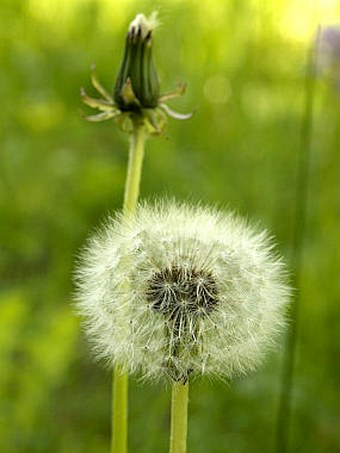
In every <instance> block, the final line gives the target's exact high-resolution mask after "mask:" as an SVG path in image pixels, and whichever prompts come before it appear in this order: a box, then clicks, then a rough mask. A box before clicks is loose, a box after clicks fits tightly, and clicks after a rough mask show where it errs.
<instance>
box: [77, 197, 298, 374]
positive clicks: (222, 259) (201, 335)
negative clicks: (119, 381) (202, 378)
mask: <svg viewBox="0 0 340 453" xmlns="http://www.w3.org/2000/svg"><path fill="white" fill-rule="evenodd" d="M272 249H273V245H272V241H271V240H270V239H269V237H268V235H267V234H266V233H263V232H258V231H256V230H254V229H253V228H252V227H250V226H249V225H248V224H247V223H246V222H245V221H244V220H242V219H240V218H239V217H237V216H235V215H233V214H230V213H229V214H223V213H219V212H217V211H215V210H213V209H206V208H203V207H196V208H195V207H191V206H188V205H186V204H177V203H175V202H169V203H165V202H164V203H156V204H155V205H148V204H143V205H139V207H138V209H137V212H136V215H135V217H134V218H128V219H126V218H123V216H122V215H120V214H118V215H116V216H115V217H114V218H111V219H109V220H108V221H107V223H106V225H105V227H104V229H103V230H102V231H100V232H99V233H97V234H96V235H95V236H94V237H93V238H92V239H90V241H89V243H88V246H87V248H86V250H85V252H84V253H83V256H82V259H81V263H80V265H79V267H78V270H77V286H78V292H77V304H78V307H79V310H80V311H81V313H82V314H83V315H84V316H85V319H86V327H87V331H88V333H89V335H90V337H91V338H92V340H93V342H94V345H95V349H96V351H97V352H98V353H99V355H100V356H103V357H106V358H107V359H108V360H109V362H110V363H111V364H112V365H115V364H117V363H119V364H121V365H122V366H123V367H124V369H125V371H126V372H137V373H139V374H140V375H141V376H142V377H143V378H152V379H167V380H172V381H182V382H186V380H187V379H188V378H189V376H197V375H210V376H213V377H214V376H216V377H218V378H222V379H223V378H226V379H230V378H231V377H233V376H234V375H239V374H244V373H246V372H247V371H249V370H252V369H254V368H255V367H256V366H257V365H258V364H259V363H260V362H261V360H262V359H263V356H264V354H265V352H266V351H267V350H268V349H269V348H270V347H272V345H273V340H274V339H275V338H276V336H277V334H278V333H279V332H280V331H281V329H282V327H283V326H284V313H285V308H286V306H287V303H288V301H289V294H290V289H289V287H288V286H287V283H286V277H285V275H286V273H285V267H284V264H283V262H282V260H281V259H280V258H279V257H278V256H277V255H275V254H274V253H273V250H272Z"/></svg>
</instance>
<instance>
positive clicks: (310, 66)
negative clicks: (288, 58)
mask: <svg viewBox="0 0 340 453" xmlns="http://www.w3.org/2000/svg"><path fill="white" fill-rule="evenodd" d="M317 41H318V40H317ZM314 71H315V69H314V48H313V47H312V46H311V47H310V48H309V50H308V59H307V67H306V77H305V99H304V114H303V118H302V123H301V130H300V149H299V154H298V162H297V164H298V168H297V185H296V195H295V198H294V200H295V213H294V226H293V228H294V229H293V238H292V239H293V240H292V242H293V244H292V256H291V261H292V268H294V270H295V282H294V286H295V287H296V288H299V289H300V286H301V273H302V265H303V252H304V250H303V247H304V237H305V231H306V223H307V202H308V197H309V191H310V171H311V169H310V166H311V154H312V132H313V114H314V101H315V81H316V77H315V73H314ZM300 297H301V296H300V293H299V292H297V294H296V296H295V298H294V299H293V301H292V306H291V324H290V328H289V330H288V333H287V338H286V345H285V354H284V362H283V368H282V376H281V388H280V395H279V405H278V413H277V427H276V451H277V453H286V452H287V451H288V450H289V438H290V425H291V418H292V390H293V381H294V372H295V365H296V364H295V361H296V349H297V341H298V327H299V315H300V313H299V311H300Z"/></svg>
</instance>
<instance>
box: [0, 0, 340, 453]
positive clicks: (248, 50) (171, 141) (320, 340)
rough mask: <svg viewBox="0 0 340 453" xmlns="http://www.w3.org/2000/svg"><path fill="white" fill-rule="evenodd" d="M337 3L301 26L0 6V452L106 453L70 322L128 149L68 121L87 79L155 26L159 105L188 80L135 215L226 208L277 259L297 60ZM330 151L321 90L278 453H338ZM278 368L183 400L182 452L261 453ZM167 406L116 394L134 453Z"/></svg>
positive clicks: (148, 397) (155, 398)
mask: <svg viewBox="0 0 340 453" xmlns="http://www.w3.org/2000/svg"><path fill="white" fill-rule="evenodd" d="M336 4H337V2H336V1H330V0H328V1H323V2H320V7H319V11H318V12H317V15H316V17H315V16H314V18H313V6H312V2H309V1H307V0H296V1H280V0H279V1H274V0H272V1H263V2H261V1H260V0H224V1H222V0H209V1H203V2H198V1H193V0H192V1H189V0H186V1H170V0H166V1H162V2H158V3H156V4H155V2H153V1H151V0H150V1H138V2H136V1H132V0H131V1H128V0H126V1H113V0H97V1H95V0H92V1H91V0H73V1H67V0H59V1H56V0H25V1H19V0H2V2H1V6H0V12H1V15H0V65H1V66H0V93H1V104H2V105H1V110H0V115H1V122H0V134H1V149H0V160H1V162H0V172H1V178H0V207H1V208H0V209H1V211H0V212H1V223H0V235H1V251H0V269H1V292H0V299H1V300H0V360H1V365H0V450H1V452H4V453H12V452H13V453H16V452H18V453H24V452H60V453H69V452H72V453H78V452H79V453H86V452H89V453H90V452H96V453H101V452H107V451H108V446H109V438H110V392H111V373H110V371H109V370H107V369H105V366H103V364H100V363H96V362H95V360H94V359H93V356H92V354H91V353H90V350H89V345H88V344H87V342H86V339H85V338H84V335H83V333H82V331H81V328H80V321H79V319H78V318H77V317H76V316H75V315H74V313H73V309H72V305H71V300H72V291H73V288H72V272H73V265H74V264H73V263H74V259H75V256H76V254H77V250H79V248H80V247H81V246H82V244H83V243H84V241H85V238H86V237H87V236H88V234H89V233H90V232H91V231H92V230H93V228H95V227H96V225H98V222H99V221H100V220H101V219H102V218H103V217H105V215H106V214H107V212H108V211H113V210H115V209H119V208H120V207H121V205H122V198H123V189H124V179H125V171H126V163H127V138H126V137H125V136H124V134H123V133H122V132H120V131H119V130H118V129H117V127H116V125H115V124H114V123H113V122H112V121H111V122H106V123H100V124H90V123H87V122H85V121H84V119H83V118H82V116H81V110H83V111H86V113H89V110H87V109H86V107H84V106H82V105H81V102H80V97H79V88H80V86H84V87H85V88H86V90H87V91H88V93H89V94H92V95H93V94H94V92H93V90H92V88H91V87H90V82H89V68H90V65H91V63H92V62H96V65H97V73H98V77H99V79H100V80H101V81H102V83H103V84H104V85H105V86H107V87H113V84H114V81H115V77H116V73H117V70H118V67H119V63H120V59H121V54H122V50H123V45H124V37H125V32H126V30H127V26H128V24H129V22H130V21H131V20H132V19H133V18H134V16H135V15H136V13H138V12H144V13H146V14H149V13H150V12H151V11H152V9H153V8H154V7H156V8H157V9H158V10H159V15H160V19H161V22H162V26H161V27H159V29H157V31H156V32H155V40H154V42H155V59H156V62H157V66H158V69H159V74H160V76H161V81H162V88H163V91H168V90H170V89H172V88H173V87H174V86H175V84H176V82H181V81H187V82H188V92H187V94H186V95H185V97H184V98H182V99H179V100H176V101H173V103H172V105H171V106H172V107H173V108H175V109H177V110H179V111H182V112H187V111H190V110H192V109H193V108H196V107H198V111H197V113H196V115H195V117H194V118H193V119H192V120H190V121H188V122H176V121H174V120H171V121H170V123H169V127H168V130H167V132H166V134H165V136H163V137H161V138H155V139H152V140H150V141H149V142H148V144H147V153H146V158H145V166H144V175H143V181H142V187H141V196H142V197H143V198H145V197H152V196H153V195H154V194H163V195H166V194H167V195H169V194H175V196H176V197H177V198H179V199H187V198H189V199H194V200H203V201H204V202H206V203H211V202H212V203H215V204H216V203H217V204H218V205H222V206H230V207H231V208H233V209H236V210H237V211H238V212H239V213H241V214H243V215H246V216H248V217H249V218H250V219H253V220H255V221H257V222H260V223H261V224H262V225H263V226H265V227H267V228H268V229H270V230H271V231H272V232H273V234H274V235H275V236H276V237H277V239H278V243H279V249H280V251H281V252H282V253H283V254H284V255H285V257H286V259H287V260H289V259H290V256H291V254H292V236H293V230H294V225H295V218H294V216H295V205H296V187H297V174H298V173H297V163H298V156H299V153H300V152H301V150H300V131H301V124H302V121H303V115H304V110H305V81H304V78H305V67H306V55H307V50H308V48H309V47H310V46H311V44H312V39H313V36H314V34H315V28H314V27H315V25H316V23H317V22H319V21H321V22H322V21H326V22H335V21H336V20H338V21H339V18H340V6H339V4H338V5H337V6H336ZM339 144H340V96H339V93H338V94H336V93H335V92H334V91H333V90H332V86H331V85H330V84H329V83H328V81H327V80H326V79H320V78H319V79H318V80H317V81H316V86H315V96H314V115H313V129H312V133H311V149H310V153H311V156H310V157H311V161H310V176H309V180H308V181H307V180H306V182H305V186H306V187H307V188H308V197H307V198H308V200H307V204H306V228H305V235H304V241H303V243H302V245H303V255H302V258H303V259H302V267H301V269H300V271H301V274H300V275H301V278H300V281H299V294H300V308H299V310H300V324H299V329H298V334H299V335H298V345H297V356H296V359H297V360H296V368H295V375H294V388H293V399H292V424H291V425H292V426H291V439H290V443H289V449H288V450H289V451H290V452H339V451H340V429H339V426H340V394H339V377H340V373H339V370H340V360H339V359H340V329H339V320H340V304H339V302H340V281H339V269H340V258H339V256H340V253H339V252H340V230H339V214H340V204H339V201H340V195H339V174H340V172H339V170H340V168H339ZM294 273H295V272H294V271H293V272H292V274H293V278H294ZM283 340H284V339H283ZM283 344H284V341H282V345H283ZM282 356H283V346H282V347H281V350H279V351H278V352H277V353H276V354H275V353H273V354H272V355H271V356H270V357H269V358H268V361H267V363H266V365H265V366H263V367H262V368H261V370H259V371H258V372H257V373H256V374H254V375H251V376H249V377H247V378H244V379H242V380H239V381H236V382H233V383H231V384H230V385H226V384H220V383H214V382H209V381H200V382H196V383H194V384H193V385H192V388H191V395H190V421H189V440H188V447H189V452H195V453H207V452H209V453H210V452H211V453H222V452H236V453H239V452H242V453H243V452H244V453H245V452H272V451H275V431H276V423H277V422H276V418H277V406H278V400H279V389H280V379H281V373H282ZM169 397H170V392H169V389H165V388H162V387H161V386H154V385H152V384H150V385H143V386H142V385H140V384H139V383H138V381H137V380H136V379H132V380H131V393H130V402H131V404H130V437H129V444H130V451H131V452H142V453H149V452H157V453H158V452H159V453H162V452H166V451H167V446H168V428H169V426H168V425H169Z"/></svg>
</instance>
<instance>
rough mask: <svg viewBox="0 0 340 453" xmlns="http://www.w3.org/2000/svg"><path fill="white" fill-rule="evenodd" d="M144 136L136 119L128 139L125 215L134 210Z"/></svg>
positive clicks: (142, 156)
mask: <svg viewBox="0 0 340 453" xmlns="http://www.w3.org/2000/svg"><path fill="white" fill-rule="evenodd" d="M146 138H147V135H146V132H145V130H144V126H143V124H140V123H139V122H138V120H136V121H135V125H134V130H133V132H132V134H131V139H130V153H129V163H128V170H127V176H126V182H125V192H124V205H123V209H124V214H125V215H131V214H134V212H135V210H136V206H137V200H138V195H139V186H140V179H141V174H142V165H143V158H144V146H145V141H146Z"/></svg>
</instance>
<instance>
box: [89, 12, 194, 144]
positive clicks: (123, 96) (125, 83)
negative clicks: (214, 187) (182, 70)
mask: <svg viewBox="0 0 340 453" xmlns="http://www.w3.org/2000/svg"><path fill="white" fill-rule="evenodd" d="M156 25H157V20H156V13H153V14H151V16H150V17H149V18H146V17H145V16H144V14H137V16H136V17H135V19H134V20H133V21H132V22H131V24H130V26H129V30H128V33H127V36H126V44H125V51H124V55H123V61H122V64H121V67H120V70H119V73H118V77H117V81H116V85H115V88H114V92H113V96H111V94H110V93H109V92H108V91H107V90H106V89H105V88H104V87H103V86H102V84H101V83H100V82H99V80H98V79H97V76H96V74H95V71H94V67H93V68H92V71H91V82H92V85H93V87H94V88H95V90H96V91H97V92H98V93H99V94H100V95H101V96H102V97H100V98H93V97H90V96H88V95H87V94H86V92H85V90H84V89H82V90H81V98H82V100H83V102H84V103H85V104H86V105H88V106H89V107H92V108H94V109H97V110H99V113H97V114H95V115H90V116H87V117H86V118H87V119H88V120H89V121H94V122H99V121H106V120H109V119H112V118H114V119H115V121H116V122H117V123H118V125H119V127H120V128H121V129H122V130H124V131H126V132H132V131H133V130H134V128H135V125H136V122H137V123H138V124H139V125H142V124H143V126H144V127H145V130H146V131H147V133H148V134H149V135H158V134H161V133H162V132H163V131H164V130H165V128H166V126H167V116H170V117H172V118H175V119H178V120H185V119H189V118H191V116H192V113H188V114H183V113H178V112H175V111H174V110H172V109H171V108H170V107H169V106H168V105H167V104H166V102H167V101H169V100H171V99H174V98H176V97H178V96H182V95H183V94H184V93H185V88H186V85H185V84H182V85H179V86H178V87H177V88H176V89H175V90H174V91H171V92H168V93H165V94H162V95H161V94H160V91H159V80H158V75H157V72H156V68H155V65H154V62H153V58H152V31H153V30H154V28H155V27H156Z"/></svg>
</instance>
